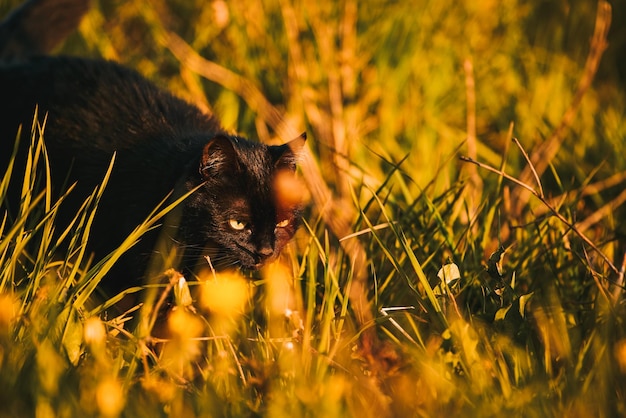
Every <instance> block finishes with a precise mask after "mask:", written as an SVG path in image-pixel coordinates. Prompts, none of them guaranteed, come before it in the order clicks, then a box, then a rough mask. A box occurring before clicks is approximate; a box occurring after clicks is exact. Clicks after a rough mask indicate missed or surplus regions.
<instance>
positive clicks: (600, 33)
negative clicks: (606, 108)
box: [515, 0, 611, 214]
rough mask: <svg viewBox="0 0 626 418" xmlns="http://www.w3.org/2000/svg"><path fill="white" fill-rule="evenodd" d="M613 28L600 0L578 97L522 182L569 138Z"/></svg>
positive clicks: (523, 198) (520, 201)
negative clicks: (569, 130) (568, 132)
mask: <svg viewBox="0 0 626 418" xmlns="http://www.w3.org/2000/svg"><path fill="white" fill-rule="evenodd" d="M610 27H611V5H610V4H609V3H607V2H606V1H604V0H600V1H599V2H598V9H597V12H596V23H595V29H594V33H593V36H592V37H591V48H590V49H589V54H588V55H587V61H586V62H585V69H584V71H583V74H582V76H581V78H580V80H579V82H578V87H577V89H576V92H575V94H574V98H573V99H572V102H571V103H570V106H569V107H568V108H567V110H566V111H565V113H564V114H563V117H562V118H561V123H560V124H559V126H558V127H557V128H556V129H555V130H554V132H553V133H552V135H551V136H550V137H549V138H548V139H547V140H546V141H545V142H543V144H541V145H540V146H538V147H537V149H536V150H535V152H533V153H532V156H531V158H530V159H531V161H532V162H533V164H532V165H530V166H528V167H526V168H525V169H524V171H522V173H521V175H520V178H521V179H522V181H524V182H528V181H529V180H530V178H531V177H532V176H533V173H532V170H533V169H534V170H536V173H535V174H534V175H537V173H538V174H539V175H541V174H543V173H544V172H545V170H546V169H547V168H548V166H549V164H550V163H551V162H552V160H553V159H554V157H555V156H556V154H557V152H558V151H559V149H560V148H561V144H562V143H563V141H564V140H565V133H566V132H567V130H568V129H569V128H570V127H571V125H572V123H573V122H574V120H575V117H576V113H578V109H579V108H580V104H581V103H582V99H583V97H584V96H585V94H586V93H587V91H588V90H589V88H590V87H591V82H592V81H593V79H594V77H595V75H596V72H597V70H598V66H599V64H600V59H601V58H602V55H603V53H604V51H605V50H606V48H607V46H608V41H607V36H608V33H609V28H610ZM531 167H534V168H531ZM529 198H530V195H529V193H527V192H522V193H521V194H520V195H519V196H518V198H517V199H516V201H517V205H516V208H515V209H516V210H515V213H516V214H519V213H520V212H521V209H522V208H523V207H524V206H526V203H528V199H529Z"/></svg>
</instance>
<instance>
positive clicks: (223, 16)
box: [0, 0, 626, 418]
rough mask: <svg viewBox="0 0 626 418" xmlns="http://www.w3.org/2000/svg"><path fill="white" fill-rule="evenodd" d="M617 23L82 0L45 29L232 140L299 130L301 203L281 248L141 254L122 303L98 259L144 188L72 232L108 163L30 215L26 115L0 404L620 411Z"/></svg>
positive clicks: (622, 13)
mask: <svg viewBox="0 0 626 418" xmlns="http://www.w3.org/2000/svg"><path fill="white" fill-rule="evenodd" d="M16 4H19V1H17V0H10V1H5V2H3V3H2V5H1V7H0V13H2V15H4V14H6V13H7V12H8V11H9V10H10V9H11V7H13V6H15V5H16ZM625 23H626V4H624V2H622V1H617V0H615V1H612V2H608V3H607V2H605V1H603V0H601V1H594V0H579V1H569V0H553V1H539V0H537V1H530V2H526V1H521V0H501V1H494V0H484V1H480V2H477V1H471V0H458V1H453V0H438V1H432V0H408V1H385V0H366V1H361V2H357V1H356V0H340V1H336V2H335V1H330V0H319V1H302V0H263V1H250V0H236V1H225V0H211V1H200V0H111V1H105V0H97V1H94V2H93V8H92V10H91V11H90V12H89V14H88V15H87V16H86V18H85V19H84V21H83V22H82V24H81V26H80V28H79V30H78V31H77V33H76V34H74V35H72V36H71V37H70V38H69V39H68V40H67V42H65V44H64V45H63V46H62V48H60V49H59V50H58V51H57V52H56V53H58V54H71V55H80V56H86V57H99V58H106V59H111V60H116V61H119V62H122V63H124V64H125V65H127V66H129V67H131V68H134V69H136V70H137V71H139V72H140V73H142V74H143V75H144V76H146V77H147V78H149V79H151V80H153V81H154V82H156V83H157V84H158V85H160V86H162V87H163V88H166V89H168V90H170V91H172V92H174V93H175V94H177V95H178V96H180V97H183V98H184V99H186V100H188V101H190V102H193V103H195V104H197V105H198V106H199V107H201V108H202V109H204V110H206V111H210V112H214V113H216V114H217V115H219V117H220V119H221V120H222V122H223V124H224V126H225V127H226V128H227V129H228V130H232V131H233V132H239V133H241V134H242V135H244V136H246V137H248V138H251V139H258V140H259V141H262V142H267V143H281V142H284V141H287V140H289V139H291V138H294V137H296V136H298V135H299V134H300V133H301V132H307V134H308V138H309V139H308V140H307V152H306V156H305V158H303V159H302V161H301V166H300V169H299V175H300V177H301V179H302V181H303V183H304V184H306V186H307V187H306V188H305V189H306V190H304V191H302V195H303V198H304V199H305V200H306V202H307V205H306V210H305V211H304V215H303V219H302V226H301V227H300V230H299V232H298V233H297V235H296V238H295V239H294V241H293V243H292V244H290V246H289V248H288V249H287V250H286V251H285V253H284V254H283V257H282V259H281V260H280V262H277V263H275V264H273V265H271V266H268V267H266V268H265V269H264V270H262V271H261V272H255V273H250V272H213V271H208V273H206V274H200V275H198V277H195V276H194V277H182V276H181V275H180V274H179V273H178V272H176V271H175V270H168V271H165V272H154V275H155V276H160V275H162V282H163V283H166V284H163V285H160V286H156V285H145V286H134V287H132V288H130V289H129V290H128V291H127V292H128V293H132V294H135V295H138V296H139V297H140V299H141V300H142V303H141V304H138V305H137V306H134V307H131V308H129V309H128V310H125V311H123V312H122V311H119V310H117V309H116V308H115V306H114V305H115V303H116V302H118V301H119V300H120V299H121V298H122V296H123V294H121V295H102V294H101V292H100V291H99V287H98V284H99V283H100V282H101V281H102V280H106V274H107V272H108V271H109V269H111V266H112V265H113V264H114V263H115V260H116V259H117V258H118V257H119V256H120V254H122V253H123V252H124V251H125V250H126V249H128V248H129V246H130V245H132V244H133V242H135V241H136V240H138V239H141V234H142V233H144V232H145V231H146V230H148V229H150V228H152V227H153V226H154V225H157V224H158V223H159V222H161V221H162V219H163V216H164V215H165V213H166V212H167V211H168V210H170V209H171V208H170V207H166V206H165V205H164V206H162V207H159V208H155V212H154V213H153V215H152V216H151V217H150V218H149V219H146V222H145V223H144V224H142V225H138V227H137V229H136V231H135V233H133V235H132V236H130V237H129V238H128V239H127V240H126V241H124V242H123V243H120V248H119V249H118V250H116V251H115V252H114V253H112V254H111V255H110V256H108V257H107V258H105V259H103V260H95V259H92V258H91V257H90V254H88V253H87V252H86V251H85V243H86V242H88V240H89V239H90V236H89V232H90V231H89V226H90V222H91V219H92V218H93V215H94V213H96V211H97V209H98V198H99V196H100V195H101V193H102V192H103V190H105V188H106V179H107V173H104V172H103V173H102V176H103V185H102V188H100V189H98V190H96V191H94V194H93V196H92V198H91V199H90V200H88V201H87V202H86V203H85V205H84V207H83V209H82V210H81V212H80V213H78V214H77V217H76V222H75V224H74V227H73V228H72V229H70V230H65V231H61V230H59V229H58V228H55V214H56V212H57V210H58V205H63V196H54V195H52V193H50V186H49V183H48V182H47V167H46V160H45V147H44V145H45V130H44V132H43V136H40V135H38V134H37V132H36V131H35V132H34V134H33V140H32V144H33V145H32V161H31V164H30V165H29V167H28V168H27V171H26V172H25V173H20V172H11V170H8V171H7V173H2V175H3V176H2V181H1V182H0V388H1V389H0V417H27V416H33V417H37V418H45V417H159V416H164V417H165V416H167V417H248V416H259V417H260V416H267V417H359V418H366V417H376V418H380V417H448V416H458V417H502V416H505V414H508V415H509V416H519V417H522V416H523V417H568V418H569V417H581V418H582V417H620V416H626V326H625V324H624V321H625V320H626V316H625V315H626V299H625V296H624V270H625V266H626V222H624V219H626V207H625V202H626V149H625V145H624V144H625V142H626V59H625V58H624V57H626V24H625ZM0 94H1V93H0ZM0 117H1V116H0ZM23 129H30V127H23ZM14 139H15V138H0V140H3V141H13V140H14ZM11 177H13V178H16V177H17V178H20V179H21V178H22V177H23V183H24V187H23V194H22V197H23V198H22V208H21V212H20V216H19V217H18V219H17V220H16V221H14V222H10V221H9V220H8V218H7V216H5V215H4V213H5V209H4V207H3V206H1V202H2V200H3V199H4V197H5V194H6V191H7V185H8V181H9V178H11ZM167 283H169V285H168V284H167ZM164 312H166V313H164ZM164 330H165V331H164Z"/></svg>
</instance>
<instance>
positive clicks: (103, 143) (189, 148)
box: [0, 0, 304, 289]
mask: <svg viewBox="0 0 626 418" xmlns="http://www.w3.org/2000/svg"><path fill="white" fill-rule="evenodd" d="M69 1H70V2H72V1H73V0H69ZM75 1H77V2H78V3H85V2H84V1H82V0H75ZM67 2H68V0H31V1H30V2H29V3H30V6H29V3H27V4H26V6H23V9H26V10H27V11H28V10H29V7H30V9H33V8H34V9H37V8H42V7H44V6H45V7H48V8H50V7H54V6H55V4H57V3H59V4H63V3H67ZM78 10H80V8H78ZM23 14H25V15H28V13H23ZM31 14H32V13H31ZM14 15H15V14H14ZM18 18H19V15H18ZM12 20H13V21H12ZM9 23H11V25H12V26H11V25H7V23H6V22H5V23H3V24H0V36H2V34H3V33H5V34H6V33H7V30H6V29H5V30H4V32H3V27H4V28H6V27H7V26H11V27H19V26H20V25H19V24H16V23H15V17H13V18H12V19H9ZM17 23H20V22H19V21H18V22H17ZM18 32H19V31H17V32H15V31H14V33H18ZM22 32H23V31H22ZM10 36H15V35H13V34H11V35H10ZM10 36H8V37H10ZM19 36H22V35H19ZM32 43H33V42H29V44H32ZM19 44H20V43H19V42H15V41H11V40H10V39H8V40H7V39H4V40H3V39H0V57H2V56H3V51H2V50H1V48H2V45H13V46H15V45H19ZM34 49H35V51H34V53H33V54H29V53H23V54H19V53H16V52H15V51H16V50H17V51H18V52H19V50H20V49H19V47H18V48H12V49H11V51H10V53H7V54H4V56H5V57H9V58H10V59H5V60H4V61H0V92H2V93H1V96H0V173H3V172H4V170H5V168H6V166H7V162H8V158H9V156H10V154H11V150H12V147H13V142H14V139H15V137H16V133H17V130H18V125H20V124H22V126H23V131H24V132H23V135H22V141H21V146H20V155H19V156H18V160H17V161H18V164H19V163H20V161H22V162H23V160H24V156H25V152H26V149H27V145H28V142H29V141H28V138H29V136H30V135H29V131H30V126H31V124H32V120H33V115H34V111H35V106H38V112H39V120H40V121H42V122H43V120H44V117H45V115H46V114H47V119H46V123H45V131H44V138H45V143H46V147H47V150H48V153H49V159H50V165H51V168H52V178H53V184H54V186H55V190H54V191H55V194H56V195H57V197H58V196H59V195H60V194H61V193H62V192H63V191H64V189H65V188H67V186H68V185H69V184H73V183H76V188H75V190H73V191H72V192H71V193H70V195H69V197H68V201H67V202H66V203H65V204H64V209H65V211H64V212H62V213H61V222H67V221H68V219H69V217H70V216H72V215H73V213H75V211H76V210H77V209H78V207H79V205H80V204H81V203H82V201H83V200H84V199H85V198H86V197H87V196H88V194H89V193H91V192H92V191H93V190H94V188H95V187H96V185H97V184H99V183H100V182H101V181H102V179H103V177H104V174H105V172H106V169H107V167H108V165H109V163H110V161H111V158H112V157H113V154H114V153H115V155H116V156H115V163H114V167H113V171H112V175H111V178H110V180H109V183H108V186H107V188H106V190H105V192H104V196H103V198H102V201H101V202H100V204H99V206H98V211H97V216H96V218H95V221H94V226H93V231H92V234H91V239H90V247H89V250H90V251H92V252H93V253H94V254H95V256H96V259H99V258H102V257H104V256H105V255H106V254H108V252H110V251H112V250H113V249H114V248H116V246H119V244H120V243H121V242H122V240H123V239H124V238H125V237H126V236H127V235H128V234H129V233H130V232H131V231H132V230H133V228H134V227H136V226H137V225H138V224H139V223H141V222H142V221H143V220H144V219H145V218H146V217H147V216H148V214H149V213H150V212H151V211H152V210H153V209H154V208H155V206H156V205H157V204H158V203H159V202H160V201H162V200H163V199H164V198H165V197H166V196H167V195H168V193H170V192H172V191H173V192H174V195H173V197H172V198H176V197H178V196H180V195H182V194H183V193H185V192H187V191H189V190H191V189H193V188H195V187H197V186H200V187H199V189H198V190H197V191H196V192H194V193H193V194H192V195H191V196H190V197H189V198H188V199H186V200H185V201H184V202H183V203H182V204H181V209H180V215H181V216H180V219H179V221H177V222H176V223H174V224H173V225H168V230H166V231H152V232H151V233H150V234H148V235H146V236H144V237H143V238H142V240H141V241H140V243H139V244H138V245H137V246H135V247H134V248H133V250H132V251H131V252H130V253H129V254H128V255H127V256H126V257H125V258H124V259H123V260H122V262H121V264H120V266H121V268H119V269H118V270H117V271H118V272H120V273H117V277H115V278H111V279H107V280H110V286H109V287H110V288H113V289H120V288H122V287H123V286H124V285H125V284H126V285H131V284H136V281H135V280H136V279H137V278H138V277H139V276H141V275H142V274H143V270H144V269H145V267H146V265H147V263H148V260H149V258H150V255H151V253H152V252H153V249H154V245H155V242H156V239H157V236H158V235H159V232H165V235H166V236H167V237H169V239H171V240H172V241H173V242H177V243H178V244H179V246H180V247H181V249H182V250H184V251H185V255H184V258H183V260H184V265H183V266H182V267H184V268H187V269H192V268H193V267H194V266H195V265H196V264H197V263H198V262H199V261H201V260H202V259H203V256H205V255H210V256H212V257H213V258H214V261H215V262H216V264H217V265H218V266H219V265H220V264H221V265H224V266H228V265H232V266H240V267H244V268H247V269H256V268H259V267H260V266H261V265H263V263H265V262H266V261H267V260H270V259H273V258H275V257H276V255H277V254H278V253H279V252H280V250H281V249H282V248H283V247H284V245H285V244H286V243H287V242H288V241H289V239H290V238H291V237H292V236H293V234H294V232H295V228H296V223H297V222H296V219H297V215H298V209H299V208H298V204H296V203H294V202H287V203H286V202H280V201H279V200H277V198H276V192H275V190H274V187H275V179H276V176H277V174H278V173H283V172H288V173H291V174H292V173H293V171H294V170H295V163H296V157H297V152H298V151H297V149H296V148H298V149H299V148H300V147H301V145H302V142H303V140H304V139H303V138H301V139H297V140H294V141H292V142H291V143H290V144H285V145H283V146H266V145H263V144H259V143H254V142H250V141H247V140H245V139H243V138H240V137H236V136H232V135H230V134H228V133H227V132H225V131H224V130H223V129H222V128H221V126H220V123H219V121H218V120H217V119H216V118H215V117H214V116H212V115H206V114H203V113H202V112H201V111H200V110H198V109H197V108H196V107H194V106H192V105H189V104H187V103H186V102H184V101H182V100H180V99H178V98H176V97H174V96H172V95H171V94H169V93H167V92H164V91H162V90H160V89H159V88H157V87H156V86H155V85H154V84H153V83H151V82H149V81H147V80H146V79H144V78H143V77H142V76H140V75H139V74H138V73H136V72H134V71H132V70H129V69H127V68H124V67H122V66H120V65H118V64H116V63H112V62H107V61H103V60H87V59H82V58H73V57H50V56H40V55H37V54H38V53H39V52H41V51H40V50H39V49H45V48H44V47H42V48H34ZM44 52H45V51H44ZM18 167H20V166H19V165H18ZM22 168H23V166H22ZM14 197H15V196H14ZM9 203H12V202H11V199H9ZM13 205H15V199H13ZM13 209H14V208H13Z"/></svg>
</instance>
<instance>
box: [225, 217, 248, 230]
mask: <svg viewBox="0 0 626 418" xmlns="http://www.w3.org/2000/svg"><path fill="white" fill-rule="evenodd" d="M228 225H229V226H230V227H231V228H233V229H234V230H235V231H243V229H244V228H245V227H246V224H245V223H243V222H240V221H238V220H237V219H229V220H228Z"/></svg>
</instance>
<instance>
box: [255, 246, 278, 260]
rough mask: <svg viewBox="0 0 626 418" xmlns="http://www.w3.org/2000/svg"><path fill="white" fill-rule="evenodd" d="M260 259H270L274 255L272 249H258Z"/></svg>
mask: <svg viewBox="0 0 626 418" xmlns="http://www.w3.org/2000/svg"><path fill="white" fill-rule="evenodd" d="M257 253H258V254H259V257H261V258H262V259H266V258H270V257H271V256H272V255H273V254H274V249H273V248H272V247H270V246H265V247H261V248H259V251H258V252H257Z"/></svg>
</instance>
